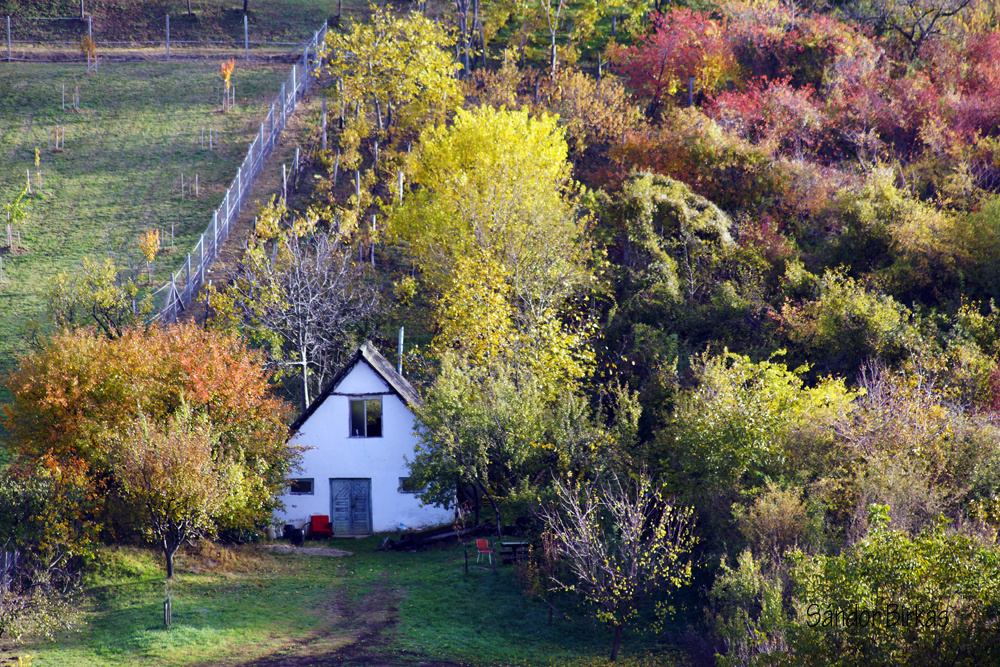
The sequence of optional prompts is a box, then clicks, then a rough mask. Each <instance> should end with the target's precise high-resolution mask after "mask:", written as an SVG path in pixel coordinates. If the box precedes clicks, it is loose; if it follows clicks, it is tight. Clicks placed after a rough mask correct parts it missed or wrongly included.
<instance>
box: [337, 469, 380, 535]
mask: <svg viewBox="0 0 1000 667" xmlns="http://www.w3.org/2000/svg"><path fill="white" fill-rule="evenodd" d="M371 497H372V481H371V479H331V480H330V521H331V523H333V532H334V533H335V534H337V535H367V534H369V533H371V532H372V505H371Z"/></svg>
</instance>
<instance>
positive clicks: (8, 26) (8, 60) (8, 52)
mask: <svg viewBox="0 0 1000 667" xmlns="http://www.w3.org/2000/svg"><path fill="white" fill-rule="evenodd" d="M7 62H10V17H9V16H8V17H7Z"/></svg>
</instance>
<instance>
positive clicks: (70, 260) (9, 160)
mask: <svg viewBox="0 0 1000 667" xmlns="http://www.w3.org/2000/svg"><path fill="white" fill-rule="evenodd" d="M83 70H84V67H82V66H80V65H53V64H44V65H40V64H11V65H8V64H6V63H4V64H3V66H0V91H4V92H3V94H0V201H5V202H6V201H10V200H11V199H12V198H13V197H14V195H15V194H16V192H17V191H18V190H19V189H20V188H21V187H23V185H24V182H25V178H26V176H25V171H26V170H27V169H31V172H32V182H33V191H32V192H33V194H32V195H31V196H30V197H27V198H26V200H27V210H28V213H29V215H30V218H29V219H28V220H27V221H26V222H25V224H24V225H23V226H22V228H21V245H22V246H23V247H24V249H23V250H15V252H14V253H12V254H11V253H6V254H5V255H4V257H3V261H4V279H5V281H4V282H3V283H2V284H0V312H2V313H3V316H2V317H0V377H2V376H4V375H6V374H7V373H8V372H9V371H10V370H11V369H12V367H13V364H14V362H15V357H16V354H17V353H19V352H23V351H25V350H26V349H27V341H26V338H25V335H24V332H25V329H26V328H30V326H31V323H32V322H38V321H40V320H42V318H43V317H44V313H45V301H44V294H45V290H46V286H47V285H48V284H49V282H50V281H51V280H52V279H53V277H54V276H55V275H56V274H57V273H59V272H73V271H76V270H77V269H78V267H79V266H80V263H81V260H82V258H83V257H84V256H86V255H91V256H105V255H107V254H108V253H109V252H110V253H111V254H112V255H113V256H114V257H115V258H116V259H118V260H119V261H120V262H128V261H131V262H136V261H137V259H138V255H137V251H136V245H135V241H136V238H137V237H138V235H139V234H140V233H142V232H143V231H145V230H148V229H161V230H163V233H164V234H165V239H164V246H165V248H164V250H163V252H162V254H161V256H160V258H159V259H158V260H157V263H156V264H157V267H156V268H157V269H158V270H159V277H164V276H167V275H168V269H171V270H172V269H175V268H176V267H177V266H179V265H180V263H181V261H182V260H183V257H184V254H185V253H186V252H188V251H189V250H190V249H191V248H192V247H193V245H194V244H195V243H196V242H197V238H198V234H199V233H201V232H203V231H204V229H205V227H206V225H207V224H208V222H209V221H210V220H211V212H212V210H213V209H215V207H217V206H218V205H219V202H220V201H221V199H222V196H223V194H224V193H225V188H226V187H227V185H228V184H229V182H230V181H231V180H232V179H233V177H234V176H235V173H236V168H237V166H238V165H239V163H240V161H242V159H243V156H244V155H245V152H246V149H247V146H248V145H249V143H250V141H251V140H252V139H253V137H254V135H255V134H256V132H257V130H258V127H259V125H258V123H259V122H260V121H261V120H262V119H263V117H264V116H265V114H266V112H267V109H268V108H269V105H270V103H271V101H272V100H273V99H274V97H275V95H276V94H277V92H278V90H280V86H281V81H282V80H283V79H284V78H285V77H286V76H287V73H288V66H287V65H280V66H279V65H254V66H251V67H247V66H244V65H243V64H239V65H237V68H236V71H235V73H234V74H233V83H234V85H235V87H236V94H237V106H236V108H235V109H233V110H231V111H230V112H227V113H226V114H222V113H220V112H219V99H220V97H219V92H218V91H219V84H220V81H221V76H220V74H219V64H218V62H216V61H208V62H198V63H127V64H108V65H105V66H103V67H102V69H101V72H100V73H99V74H97V75H94V76H86V75H85V74H84V72H83ZM64 84H65V86H66V90H67V100H71V99H72V96H73V93H74V92H75V90H76V88H77V87H79V98H80V106H79V110H70V109H67V110H66V111H64V110H63V108H62V86H63V85H64ZM57 125H59V126H62V127H64V128H65V150H60V151H55V150H49V133H50V131H51V130H52V128H54V127H56V126H57ZM202 128H204V131H205V132H206V133H207V132H208V131H209V130H213V131H214V132H216V133H218V136H219V137H220V138H221V146H219V147H218V148H217V149H216V150H212V151H210V150H209V149H208V145H207V138H206V145H205V147H204V148H203V147H202V142H201V136H202ZM206 136H207V135H206ZM36 148H37V149H38V150H39V153H40V166H39V167H38V168H36V167H35V149H36ZM38 169H40V170H41V173H42V182H43V189H42V190H41V191H39V190H38V188H37V175H36V171H37V170H38ZM181 172H184V174H185V179H186V180H187V181H190V180H191V179H193V178H194V175H195V174H198V180H199V187H200V196H199V197H197V198H195V197H187V198H181V192H180V177H181ZM3 222H4V223H5V222H6V221H3ZM5 227H6V225H4V229H3V233H4V235H5V234H6V229H5ZM171 227H173V230H174V235H175V237H174V243H173V246H171V243H170V233H171ZM15 242H16V239H15ZM2 245H6V238H5V239H4V240H3V242H2ZM156 280H157V276H156V275H154V282H155V281H156ZM7 398H8V397H7V396H6V394H5V393H3V392H2V390H0V403H2V402H3V401H4V400H6V399H7Z"/></svg>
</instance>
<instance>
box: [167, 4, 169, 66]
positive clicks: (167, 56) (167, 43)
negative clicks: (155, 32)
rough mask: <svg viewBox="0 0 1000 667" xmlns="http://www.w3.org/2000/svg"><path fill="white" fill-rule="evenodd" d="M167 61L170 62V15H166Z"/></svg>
mask: <svg viewBox="0 0 1000 667" xmlns="http://www.w3.org/2000/svg"><path fill="white" fill-rule="evenodd" d="M167 60H170V14H167Z"/></svg>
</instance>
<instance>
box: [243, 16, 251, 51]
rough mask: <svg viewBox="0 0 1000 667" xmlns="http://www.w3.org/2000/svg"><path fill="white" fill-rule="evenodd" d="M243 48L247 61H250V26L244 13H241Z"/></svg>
mask: <svg viewBox="0 0 1000 667" xmlns="http://www.w3.org/2000/svg"><path fill="white" fill-rule="evenodd" d="M243 48H244V50H245V51H246V59H247V62H250V28H249V25H248V24H247V15H246V14H244V15H243Z"/></svg>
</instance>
